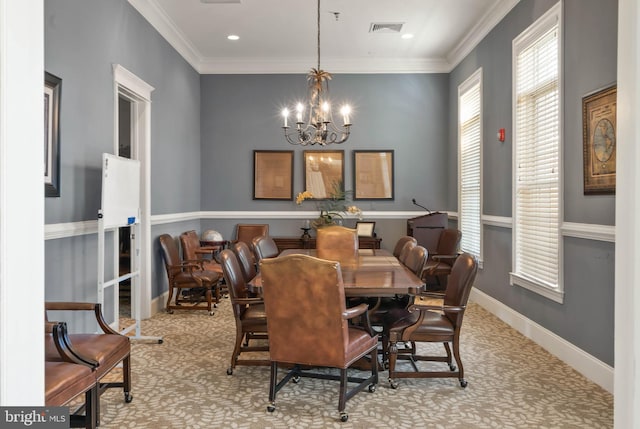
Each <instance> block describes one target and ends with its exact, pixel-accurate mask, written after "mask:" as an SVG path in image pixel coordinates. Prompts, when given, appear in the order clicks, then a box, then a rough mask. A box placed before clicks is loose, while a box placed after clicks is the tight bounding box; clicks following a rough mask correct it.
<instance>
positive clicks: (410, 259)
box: [404, 245, 429, 277]
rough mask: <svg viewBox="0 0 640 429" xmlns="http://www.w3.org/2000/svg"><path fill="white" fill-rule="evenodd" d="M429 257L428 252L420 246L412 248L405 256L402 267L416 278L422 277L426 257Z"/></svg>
mask: <svg viewBox="0 0 640 429" xmlns="http://www.w3.org/2000/svg"><path fill="white" fill-rule="evenodd" d="M428 256H429V252H427V249H425V248H424V247H422V246H418V245H416V246H414V247H413V248H412V249H411V250H410V251H409V254H408V255H407V257H406V259H405V261H404V265H405V266H406V267H407V268H409V269H410V270H411V272H413V274H415V275H416V276H418V277H421V276H422V270H423V269H424V267H425V264H426V263H427V257H428Z"/></svg>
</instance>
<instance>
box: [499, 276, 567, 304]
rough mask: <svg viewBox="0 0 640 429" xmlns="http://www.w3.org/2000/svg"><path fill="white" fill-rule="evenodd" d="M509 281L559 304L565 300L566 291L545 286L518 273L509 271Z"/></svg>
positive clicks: (512, 284)
mask: <svg viewBox="0 0 640 429" xmlns="http://www.w3.org/2000/svg"><path fill="white" fill-rule="evenodd" d="M509 283H510V284H511V286H520V287H522V288H525V289H528V290H530V291H532V292H535V293H537V294H538V295H542V296H544V297H545V298H548V299H550V300H552V301H555V302H557V303H559V304H562V303H563V302H564V292H562V291H560V290H557V289H552V288H550V287H548V286H544V285H543V284H541V283H538V282H535V281H532V280H531V279H527V278H525V277H522V276H520V275H518V274H516V273H509Z"/></svg>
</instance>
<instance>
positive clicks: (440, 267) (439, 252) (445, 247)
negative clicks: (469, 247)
mask: <svg viewBox="0 0 640 429" xmlns="http://www.w3.org/2000/svg"><path fill="white" fill-rule="evenodd" d="M461 238H462V233H461V232H460V231H459V230H457V229H451V228H448V229H443V230H442V232H441V233H440V237H439V238H438V246H437V249H436V251H435V252H434V253H433V254H430V255H429V259H428V260H427V264H426V265H425V267H424V278H425V280H427V285H428V286H431V287H430V289H437V290H442V289H445V288H446V286H447V276H449V274H450V273H451V267H452V266H453V263H454V262H455V260H456V258H457V257H458V246H459V245H460V239H461ZM428 280H431V281H428ZM433 280H435V285H434V284H433Z"/></svg>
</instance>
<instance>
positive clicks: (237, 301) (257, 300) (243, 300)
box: [231, 298, 264, 305]
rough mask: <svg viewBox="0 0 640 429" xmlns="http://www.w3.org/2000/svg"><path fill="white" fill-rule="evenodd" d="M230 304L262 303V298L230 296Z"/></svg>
mask: <svg viewBox="0 0 640 429" xmlns="http://www.w3.org/2000/svg"><path fill="white" fill-rule="evenodd" d="M231 304H246V305H256V304H264V300H263V299H262V298H231Z"/></svg>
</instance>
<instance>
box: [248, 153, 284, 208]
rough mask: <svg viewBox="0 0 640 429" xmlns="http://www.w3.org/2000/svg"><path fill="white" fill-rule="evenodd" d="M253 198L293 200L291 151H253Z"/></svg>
mask: <svg viewBox="0 0 640 429" xmlns="http://www.w3.org/2000/svg"><path fill="white" fill-rule="evenodd" d="M253 199H254V200H293V151H292V150H254V151H253Z"/></svg>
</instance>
